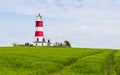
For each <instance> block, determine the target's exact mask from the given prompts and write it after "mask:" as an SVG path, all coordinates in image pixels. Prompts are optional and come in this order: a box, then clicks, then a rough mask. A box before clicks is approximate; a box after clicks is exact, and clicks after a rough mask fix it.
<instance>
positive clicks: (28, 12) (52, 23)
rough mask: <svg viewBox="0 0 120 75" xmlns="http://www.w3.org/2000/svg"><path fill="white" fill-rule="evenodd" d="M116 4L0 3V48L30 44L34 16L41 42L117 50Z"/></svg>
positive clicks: (119, 15) (112, 0) (119, 3)
mask: <svg viewBox="0 0 120 75" xmlns="http://www.w3.org/2000/svg"><path fill="white" fill-rule="evenodd" d="M119 9H120V0H0V32H1V35H0V46H8V45H11V44H12V43H14V42H16V43H25V42H30V43H32V42H33V41H34V40H35V39H34V30H35V20H36V15H37V14H38V13H39V12H40V13H41V14H42V16H43V20H44V30H45V38H46V39H51V41H53V42H57V41H58V42H63V41H64V40H69V41H70V42H71V44H72V46H73V47H97V48H99V47H100V48H120V10H119Z"/></svg>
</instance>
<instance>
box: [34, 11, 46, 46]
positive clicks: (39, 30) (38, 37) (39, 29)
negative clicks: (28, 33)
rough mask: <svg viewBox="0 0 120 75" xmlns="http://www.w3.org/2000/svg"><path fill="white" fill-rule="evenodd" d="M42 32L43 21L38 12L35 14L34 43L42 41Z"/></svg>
mask: <svg viewBox="0 0 120 75" xmlns="http://www.w3.org/2000/svg"><path fill="white" fill-rule="evenodd" d="M43 38H44V32H43V21H42V16H41V15H40V13H39V14H38V15H37V20H36V30H35V43H36V45H38V44H39V43H43Z"/></svg>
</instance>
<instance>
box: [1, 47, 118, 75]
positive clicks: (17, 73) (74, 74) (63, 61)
mask: <svg viewBox="0 0 120 75" xmlns="http://www.w3.org/2000/svg"><path fill="white" fill-rule="evenodd" d="M0 75H120V51H116V50H111V49H110V50H109V49H87V48H52V47H6V48H0Z"/></svg>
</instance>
